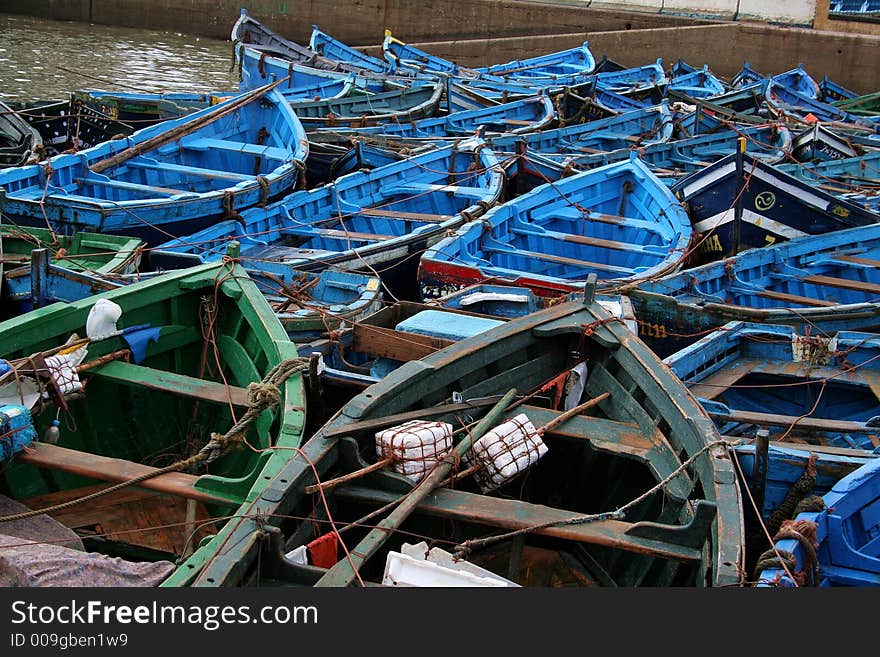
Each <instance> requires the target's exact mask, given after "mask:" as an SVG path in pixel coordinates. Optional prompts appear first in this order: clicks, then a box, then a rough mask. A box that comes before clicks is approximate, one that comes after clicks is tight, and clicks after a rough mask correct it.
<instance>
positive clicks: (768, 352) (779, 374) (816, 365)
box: [664, 322, 880, 450]
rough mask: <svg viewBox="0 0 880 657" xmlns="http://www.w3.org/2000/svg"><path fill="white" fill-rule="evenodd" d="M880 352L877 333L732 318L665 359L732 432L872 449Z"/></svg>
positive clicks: (876, 440)
mask: <svg viewBox="0 0 880 657" xmlns="http://www.w3.org/2000/svg"><path fill="white" fill-rule="evenodd" d="M878 353H880V335H878V334H876V333H861V332H857V331H840V332H838V333H834V334H826V335H819V334H817V333H816V332H813V331H810V330H805V331H804V333H803V334H800V333H798V332H797V331H796V330H795V329H794V328H793V327H791V326H768V325H764V324H754V323H748V322H729V323H727V324H725V325H724V326H723V327H721V328H720V329H718V330H716V331H713V332H712V333H710V334H709V335H707V336H705V337H703V338H701V339H699V340H698V341H696V342H695V343H693V344H692V345H690V346H689V347H685V348H684V349H682V350H681V351H678V352H676V353H674V354H673V355H671V356H669V357H668V358H666V359H664V362H665V363H666V364H667V365H668V366H669V368H670V369H671V370H672V371H673V372H674V373H675V374H676V376H678V377H679V378H680V379H681V380H682V381H684V382H685V384H686V385H687V386H688V388H689V389H690V391H691V393H692V394H693V395H694V396H695V397H696V398H697V400H698V401H699V402H700V403H701V404H702V406H703V408H705V409H706V411H707V412H708V414H709V416H710V417H711V418H712V419H713V420H714V421H715V423H716V425H717V426H718V427H719V430H720V431H721V433H722V434H724V435H726V436H739V435H754V432H755V431H756V430H757V429H764V430H766V431H767V432H768V435H769V437H770V438H771V439H773V440H778V441H783V442H789V443H808V444H816V445H826V446H830V447H846V448H856V449H868V450H873V449H875V448H877V447H878V446H880V428H878V422H880V418H878V416H880V398H878V396H877V391H878V390H880V388H878V383H880V373H878V367H880V364H878V363H876V361H877V357H878Z"/></svg>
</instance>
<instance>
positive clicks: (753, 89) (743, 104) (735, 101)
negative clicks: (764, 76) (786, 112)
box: [706, 80, 770, 114]
mask: <svg viewBox="0 0 880 657" xmlns="http://www.w3.org/2000/svg"><path fill="white" fill-rule="evenodd" d="M769 86H770V80H758V81H756V82H751V83H749V84H747V85H744V86H742V87H739V88H734V89H731V90H730V91H728V92H727V93H723V94H719V95H717V96H709V97H708V98H707V99H706V100H708V101H709V102H711V103H712V104H713V105H718V106H720V107H726V108H728V109H730V110H733V111H734V112H740V113H743V114H760V113H762V112H763V113H765V114H766V108H765V99H766V93H767V88H768V87H769Z"/></svg>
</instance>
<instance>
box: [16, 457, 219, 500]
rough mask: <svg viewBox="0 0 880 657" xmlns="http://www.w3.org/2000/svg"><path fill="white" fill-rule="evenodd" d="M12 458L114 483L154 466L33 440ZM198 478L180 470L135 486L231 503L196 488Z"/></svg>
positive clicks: (149, 470) (45, 467) (148, 471)
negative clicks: (33, 441) (28, 446)
mask: <svg viewBox="0 0 880 657" xmlns="http://www.w3.org/2000/svg"><path fill="white" fill-rule="evenodd" d="M15 461H16V463H25V464H27V465H33V466H35V467H37V468H43V469H48V470H57V471H59V472H68V473H70V474H76V475H80V476H83V477H90V478H92V479H100V480H101V481H110V482H114V483H118V482H122V481H128V480H129V479H134V478H135V477H140V476H142V475H144V474H147V473H150V472H155V471H156V470H157V468H153V467H150V466H148V465H141V464H140V463H134V462H133V461H126V460H124V459H115V458H111V457H108V456H100V455H98V454H89V453H88V452H81V451H79V450H75V449H68V448H66V447H60V446H58V445H50V444H49V443H34V444H33V446H32V447H31V449H30V450H29V451H22V452H19V453H18V455H17V456H16V459H15ZM198 479H199V478H198V477H196V476H195V475H190V474H185V473H183V472H168V473H165V474H161V475H157V476H155V477H152V478H150V479H145V480H144V481H142V482H140V483H139V484H138V487H139V488H145V489H147V490H154V491H157V492H160V493H165V494H167V495H175V496H177V497H185V498H187V499H192V500H198V501H200V502H215V503H222V504H229V503H230V500H226V499H223V498H222V497H218V496H216V495H212V494H211V493H207V492H204V491H201V490H198V489H197V488H196V487H195V483H196V481H198Z"/></svg>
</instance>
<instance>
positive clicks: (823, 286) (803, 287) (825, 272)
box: [627, 224, 880, 356]
mask: <svg viewBox="0 0 880 657" xmlns="http://www.w3.org/2000/svg"><path fill="white" fill-rule="evenodd" d="M627 293H628V294H629V295H630V297H631V299H632V302H633V305H634V306H635V308H636V315H637V317H638V318H639V320H640V328H641V337H642V339H643V340H645V342H647V343H648V344H649V345H650V346H651V348H652V349H654V351H656V352H657V353H659V354H661V355H662V356H668V355H669V354H671V353H673V352H674V351H675V350H677V349H682V348H684V347H685V346H687V345H688V344H690V342H691V341H692V340H693V339H695V338H696V337H698V336H701V335H704V334H705V333H706V332H707V331H711V330H714V329H717V328H718V327H720V326H722V325H724V324H726V323H728V322H730V321H734V320H742V321H746V322H757V323H760V324H768V325H769V324H784V325H788V326H793V327H795V328H797V330H799V331H801V332H803V331H805V330H806V328H807V327H812V329H813V330H814V331H816V332H818V333H819V334H822V335H830V334H833V333H836V332H838V331H845V330H850V331H875V330H880V225H878V224H874V225H870V226H864V227H857V228H850V229H847V230H840V231H835V232H831V233H827V234H825V235H808V236H805V237H800V238H797V239H793V240H790V241H787V242H781V243H780V244H775V245H773V246H768V247H765V248H763V249H749V250H747V251H743V252H742V253H740V254H739V255H737V256H734V257H732V258H728V259H725V260H720V261H716V262H711V263H709V264H706V265H702V266H700V267H694V268H691V269H686V270H684V271H681V272H678V273H673V274H669V275H668V276H664V277H662V278H659V279H656V280H646V281H642V282H641V283H639V284H638V286H636V287H634V288H632V289H629V290H628V292H627Z"/></svg>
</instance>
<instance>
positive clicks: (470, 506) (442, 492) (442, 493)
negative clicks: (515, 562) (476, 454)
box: [336, 485, 702, 563]
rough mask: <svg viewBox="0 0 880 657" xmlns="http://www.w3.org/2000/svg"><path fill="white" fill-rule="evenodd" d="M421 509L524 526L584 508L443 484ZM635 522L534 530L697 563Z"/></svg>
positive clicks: (360, 497)
mask: <svg viewBox="0 0 880 657" xmlns="http://www.w3.org/2000/svg"><path fill="white" fill-rule="evenodd" d="M336 496H337V497H340V498H342V499H346V500H350V501H354V502H360V503H366V504H376V505H382V504H388V503H389V502H392V501H394V500H396V499H397V498H398V497H399V494H398V493H394V492H389V491H383V490H377V489H372V488H365V487H361V486H353V485H343V486H340V487H338V488H337V489H336ZM417 513H425V514H427V515H431V516H438V517H442V518H450V519H452V520H462V521H465V522H476V523H481V524H485V525H489V526H492V527H500V528H504V529H525V528H528V527H535V526H537V525H541V524H543V523H548V522H554V521H556V522H563V521H565V520H567V519H570V518H572V517H573V516H578V515H580V514H577V513H574V512H572V511H564V510H561V509H555V508H553V507H548V506H543V505H539V504H530V503H528V502H520V501H519V500H509V499H503V498H497V497H489V496H487V495H478V494H476V493H467V492H464V491H458V490H452V489H449V488H441V489H438V490H436V491H434V492H433V493H431V494H430V495H429V496H428V497H427V498H425V499H424V500H423V501H422V502H421V503H420V504H419V505H418V507H417ZM634 526H635V525H634V524H633V523H628V522H622V521H619V520H604V521H602V522H595V523H584V524H576V525H561V524H560V525H556V526H553V527H544V528H542V529H536V530H534V533H535V534H539V535H542V536H550V537H553V538H560V539H563V540H569V541H575V542H578V543H589V544H592V545H601V546H607V547H612V548H615V549H620V550H625V551H627V552H634V553H638V554H645V555H650V556H653V557H659V558H662V559H670V560H674V561H682V562H689V563H698V562H700V560H701V558H702V556H701V555H702V553H701V551H700V550H698V549H695V548H689V547H684V546H681V545H674V544H672V543H665V542H662V541H657V540H653V539H649V538H643V537H639V536H634V535H630V534H627V531H628V530H630V529H631V528H633V527H634Z"/></svg>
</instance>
